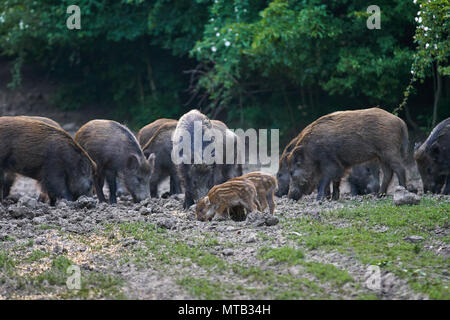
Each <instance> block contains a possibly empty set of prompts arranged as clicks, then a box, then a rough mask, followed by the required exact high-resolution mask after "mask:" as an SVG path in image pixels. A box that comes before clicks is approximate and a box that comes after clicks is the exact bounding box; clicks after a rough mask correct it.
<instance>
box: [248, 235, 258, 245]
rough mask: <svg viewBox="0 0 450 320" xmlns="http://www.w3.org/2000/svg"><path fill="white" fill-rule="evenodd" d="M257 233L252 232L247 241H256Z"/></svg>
mask: <svg viewBox="0 0 450 320" xmlns="http://www.w3.org/2000/svg"><path fill="white" fill-rule="evenodd" d="M256 240H257V239H256V234H251V235H250V236H249V237H248V238H247V240H245V243H254V242H256Z"/></svg>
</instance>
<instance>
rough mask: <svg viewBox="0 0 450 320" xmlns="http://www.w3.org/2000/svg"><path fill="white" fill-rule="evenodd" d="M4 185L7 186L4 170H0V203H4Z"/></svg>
mask: <svg viewBox="0 0 450 320" xmlns="http://www.w3.org/2000/svg"><path fill="white" fill-rule="evenodd" d="M4 184H5V173H4V172H3V170H2V169H0V203H2V202H3V192H4Z"/></svg>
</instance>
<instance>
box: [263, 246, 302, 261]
mask: <svg viewBox="0 0 450 320" xmlns="http://www.w3.org/2000/svg"><path fill="white" fill-rule="evenodd" d="M259 255H260V257H261V258H262V259H265V260H270V259H271V260H273V262H274V263H280V262H286V263H288V264H289V265H294V264H299V263H300V262H301V261H302V260H303V258H304V257H305V254H304V253H303V252H302V251H300V250H298V249H294V248H291V247H281V248H261V249H259Z"/></svg>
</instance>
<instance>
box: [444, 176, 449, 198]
mask: <svg viewBox="0 0 450 320" xmlns="http://www.w3.org/2000/svg"><path fill="white" fill-rule="evenodd" d="M443 193H444V194H450V175H447V182H446V183H445V188H444V190H443Z"/></svg>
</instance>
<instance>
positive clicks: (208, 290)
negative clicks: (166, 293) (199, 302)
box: [176, 277, 225, 300]
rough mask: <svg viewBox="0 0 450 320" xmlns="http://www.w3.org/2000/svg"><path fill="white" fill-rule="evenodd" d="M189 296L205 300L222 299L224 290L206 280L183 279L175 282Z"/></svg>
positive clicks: (217, 284)
mask: <svg viewBox="0 0 450 320" xmlns="http://www.w3.org/2000/svg"><path fill="white" fill-rule="evenodd" d="M176 283H177V284H178V285H180V286H182V287H183V288H185V289H186V291H187V292H189V293H190V294H191V295H193V296H195V297H197V298H200V299H205V300H218V299H224V291H225V288H224V287H223V286H221V285H220V284H219V283H214V282H212V281H209V280H207V279H202V278H193V277H185V278H182V279H181V280H178V281H177V282H176Z"/></svg>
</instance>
